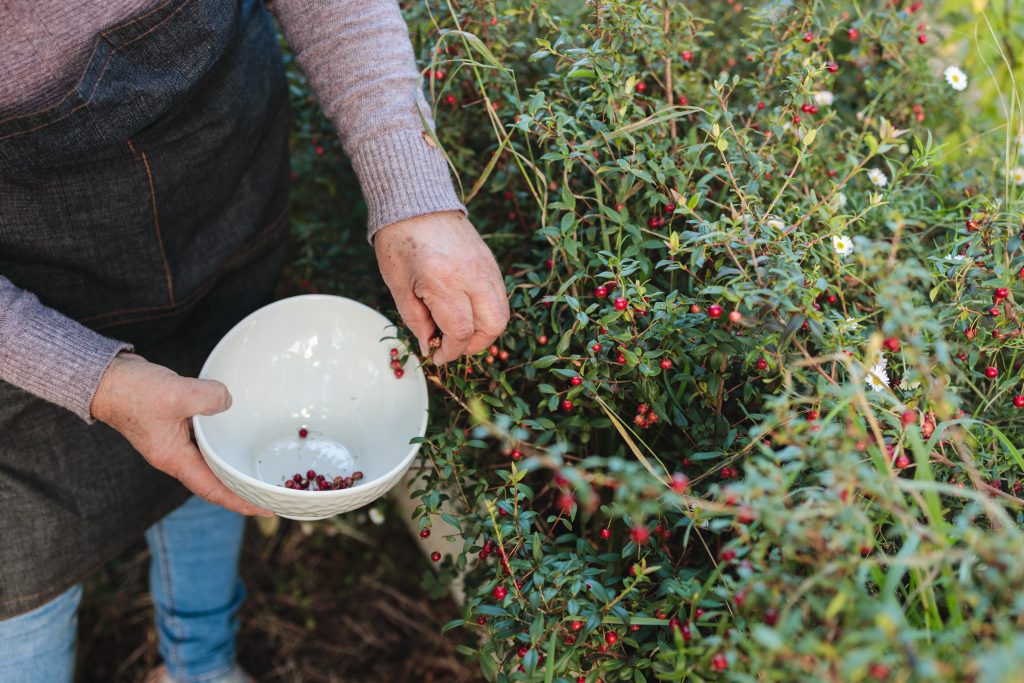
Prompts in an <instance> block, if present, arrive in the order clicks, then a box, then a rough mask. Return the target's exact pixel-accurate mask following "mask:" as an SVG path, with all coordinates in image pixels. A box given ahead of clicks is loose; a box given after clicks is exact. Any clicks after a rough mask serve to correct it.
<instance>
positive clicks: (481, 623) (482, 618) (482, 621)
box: [476, 617, 487, 626]
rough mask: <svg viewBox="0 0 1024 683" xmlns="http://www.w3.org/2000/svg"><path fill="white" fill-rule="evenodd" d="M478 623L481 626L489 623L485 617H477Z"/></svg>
mask: <svg viewBox="0 0 1024 683" xmlns="http://www.w3.org/2000/svg"><path fill="white" fill-rule="evenodd" d="M476 623H478V624H480V625H481V626H483V625H484V624H486V623H487V619H486V618H485V617H477V618H476Z"/></svg>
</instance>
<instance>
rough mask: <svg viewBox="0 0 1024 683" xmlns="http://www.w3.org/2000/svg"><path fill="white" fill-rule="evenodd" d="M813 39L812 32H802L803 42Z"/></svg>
mask: <svg viewBox="0 0 1024 683" xmlns="http://www.w3.org/2000/svg"><path fill="white" fill-rule="evenodd" d="M813 40H814V34H813V33H811V32H810V31H808V32H807V33H805V34H804V42H805V43H810V42H811V41H813Z"/></svg>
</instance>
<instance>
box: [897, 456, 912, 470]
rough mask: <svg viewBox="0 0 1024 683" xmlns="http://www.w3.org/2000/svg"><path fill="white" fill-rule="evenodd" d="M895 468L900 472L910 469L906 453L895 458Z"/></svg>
mask: <svg viewBox="0 0 1024 683" xmlns="http://www.w3.org/2000/svg"><path fill="white" fill-rule="evenodd" d="M896 467H899V468H900V469H901V470H902V469H904V468H907V467H910V458H908V457H907V454H906V453H900V454H899V456H897V458H896Z"/></svg>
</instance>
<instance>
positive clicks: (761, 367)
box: [754, 358, 768, 372]
mask: <svg viewBox="0 0 1024 683" xmlns="http://www.w3.org/2000/svg"><path fill="white" fill-rule="evenodd" d="M754 367H756V368H757V369H758V371H759V372H764V371H765V370H767V369H768V361H766V360H765V359H764V358H758V359H757V362H756V363H754Z"/></svg>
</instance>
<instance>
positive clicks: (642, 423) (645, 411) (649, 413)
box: [633, 403, 659, 429]
mask: <svg viewBox="0 0 1024 683" xmlns="http://www.w3.org/2000/svg"><path fill="white" fill-rule="evenodd" d="M658 420H659V418H658V414H657V413H656V412H654V409H653V408H651V407H650V406H649V405H647V404H646V403H641V404H640V405H638V406H637V407H636V416H635V417H634V418H633V422H634V423H635V424H636V426H637V427H639V428H640V429H647V428H648V427H650V426H651V425H655V424H658Z"/></svg>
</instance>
